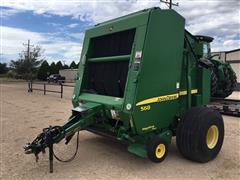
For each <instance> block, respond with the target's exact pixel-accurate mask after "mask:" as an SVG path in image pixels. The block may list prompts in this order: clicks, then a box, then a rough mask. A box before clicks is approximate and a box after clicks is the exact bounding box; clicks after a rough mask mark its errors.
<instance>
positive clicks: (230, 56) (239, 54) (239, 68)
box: [212, 49, 240, 90]
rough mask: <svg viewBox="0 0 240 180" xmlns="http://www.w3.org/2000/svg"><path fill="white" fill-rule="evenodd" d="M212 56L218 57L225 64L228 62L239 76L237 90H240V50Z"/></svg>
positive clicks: (217, 53) (222, 52) (216, 53)
mask: <svg viewBox="0 0 240 180" xmlns="http://www.w3.org/2000/svg"><path fill="white" fill-rule="evenodd" d="M212 55H218V56H216V57H215V59H216V58H218V59H219V60H222V61H224V62H228V63H229V64H230V65H231V67H232V68H233V70H234V72H235V73H236V75H237V83H238V85H237V89H238V90H240V49H234V50H231V51H221V52H213V53H212Z"/></svg>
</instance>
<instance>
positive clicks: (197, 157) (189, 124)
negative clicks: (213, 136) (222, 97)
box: [176, 107, 224, 163]
mask: <svg viewBox="0 0 240 180" xmlns="http://www.w3.org/2000/svg"><path fill="white" fill-rule="evenodd" d="M212 125H215V126H217V128H218V139H217V142H216V145H215V146H214V147H213V148H209V147H208V145H207V142H206V138H207V132H208V129H209V128H210V127H212ZM223 139H224V123H223V118H222V116H221V114H220V113H219V112H217V111H215V110H213V109H210V108H208V107H193V108H191V109H189V110H188V111H187V112H186V113H185V115H184V116H183V118H182V119H181V120H180V122H179V124H178V127H177V133H176V142H177V147H178V149H179V151H180V153H181V154H182V155H183V156H184V157H185V158H187V159H190V160H193V161H197V162H202V163H205V162H208V161H210V160H212V159H214V158H215V157H216V156H217V155H218V153H219V151H220V150H221V147H222V144H223Z"/></svg>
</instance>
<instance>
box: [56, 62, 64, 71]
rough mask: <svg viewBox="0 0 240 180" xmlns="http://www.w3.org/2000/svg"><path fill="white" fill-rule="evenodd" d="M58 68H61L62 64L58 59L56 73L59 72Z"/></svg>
mask: <svg viewBox="0 0 240 180" xmlns="http://www.w3.org/2000/svg"><path fill="white" fill-rule="evenodd" d="M60 69H63V65H62V62H61V61H58V62H57V64H56V71H57V73H59V70H60Z"/></svg>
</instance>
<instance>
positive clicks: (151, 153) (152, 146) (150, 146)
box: [147, 137, 168, 163]
mask: <svg viewBox="0 0 240 180" xmlns="http://www.w3.org/2000/svg"><path fill="white" fill-rule="evenodd" d="M159 144H164V146H165V153H164V155H163V156H162V157H161V158H158V157H157V156H156V153H155V151H156V148H157V146H158V145H159ZM167 154H168V144H167V142H166V141H164V140H163V139H161V138H159V137H155V138H153V139H151V140H150V141H149V142H148V143H147V156H148V158H149V159H150V160H151V161H152V162H155V163H160V162H162V161H163V160H164V159H165V158H166V156H167Z"/></svg>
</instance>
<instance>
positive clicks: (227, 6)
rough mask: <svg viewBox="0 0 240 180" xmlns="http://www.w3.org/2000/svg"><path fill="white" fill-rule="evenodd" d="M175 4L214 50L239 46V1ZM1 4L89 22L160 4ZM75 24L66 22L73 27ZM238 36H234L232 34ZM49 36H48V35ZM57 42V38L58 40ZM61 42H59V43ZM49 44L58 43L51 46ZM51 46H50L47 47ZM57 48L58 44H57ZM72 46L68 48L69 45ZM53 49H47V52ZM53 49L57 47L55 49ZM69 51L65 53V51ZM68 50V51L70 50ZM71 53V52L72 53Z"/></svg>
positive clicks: (7, 0)
mask: <svg viewBox="0 0 240 180" xmlns="http://www.w3.org/2000/svg"><path fill="white" fill-rule="evenodd" d="M175 1H176V2H179V7H174V9H176V10H177V11H178V12H179V13H180V14H181V15H182V16H184V17H185V19H186V24H187V26H186V28H187V29H188V30H189V31H190V32H191V33H193V34H202V35H210V36H213V37H214V38H215V40H214V42H213V43H212V48H213V50H214V51H217V50H230V49H235V48H240V42H239V35H238V34H239V32H240V22H239V19H240V10H239V9H240V1H239V0H228V1H223V0H175ZM2 6H5V7H9V8H12V9H14V10H16V11H18V10H19V11H24V10H31V11H33V12H34V13H36V14H41V15H44V14H49V15H50V14H51V15H58V16H71V17H72V18H74V19H79V20H81V21H87V22H89V23H91V24H96V23H100V22H103V21H106V20H109V19H112V18H116V17H119V16H122V15H126V14H129V13H131V12H135V11H138V10H141V9H145V8H149V7H153V6H160V7H161V8H166V5H165V4H160V3H159V0H138V1H137V0H129V1H127V0H126V1H125V0H120V1H117V0H101V1H95V0H94V1H87V0H70V1H66V0H63V1H61V0H51V1H46V0H40V1H32V0H29V1H27V0H18V1H12V0H2ZM74 26H76V25H75V24H69V27H70V28H71V27H74ZM68 36H71V37H74V38H77V39H80V40H82V34H81V33H72V34H68ZM237 36H238V39H236V37H237ZM49 37H50V36H48V38H49ZM58 42H61V40H58ZM63 44H65V46H64V47H65V50H63V51H67V50H66V49H68V48H69V47H72V44H71V42H70V43H66V42H63ZM63 44H61V45H63ZM52 45H53V46H52V47H56V48H57V47H59V46H57V44H56V46H54V44H52ZM49 48H50V49H51V47H49ZM59 48H60V49H61V47H59ZM70 49H72V48H70ZM52 51H54V49H52V50H51V52H52ZM55 52H57V50H55ZM67 54H69V53H67ZM70 54H71V53H70ZM73 54H74V53H73Z"/></svg>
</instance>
